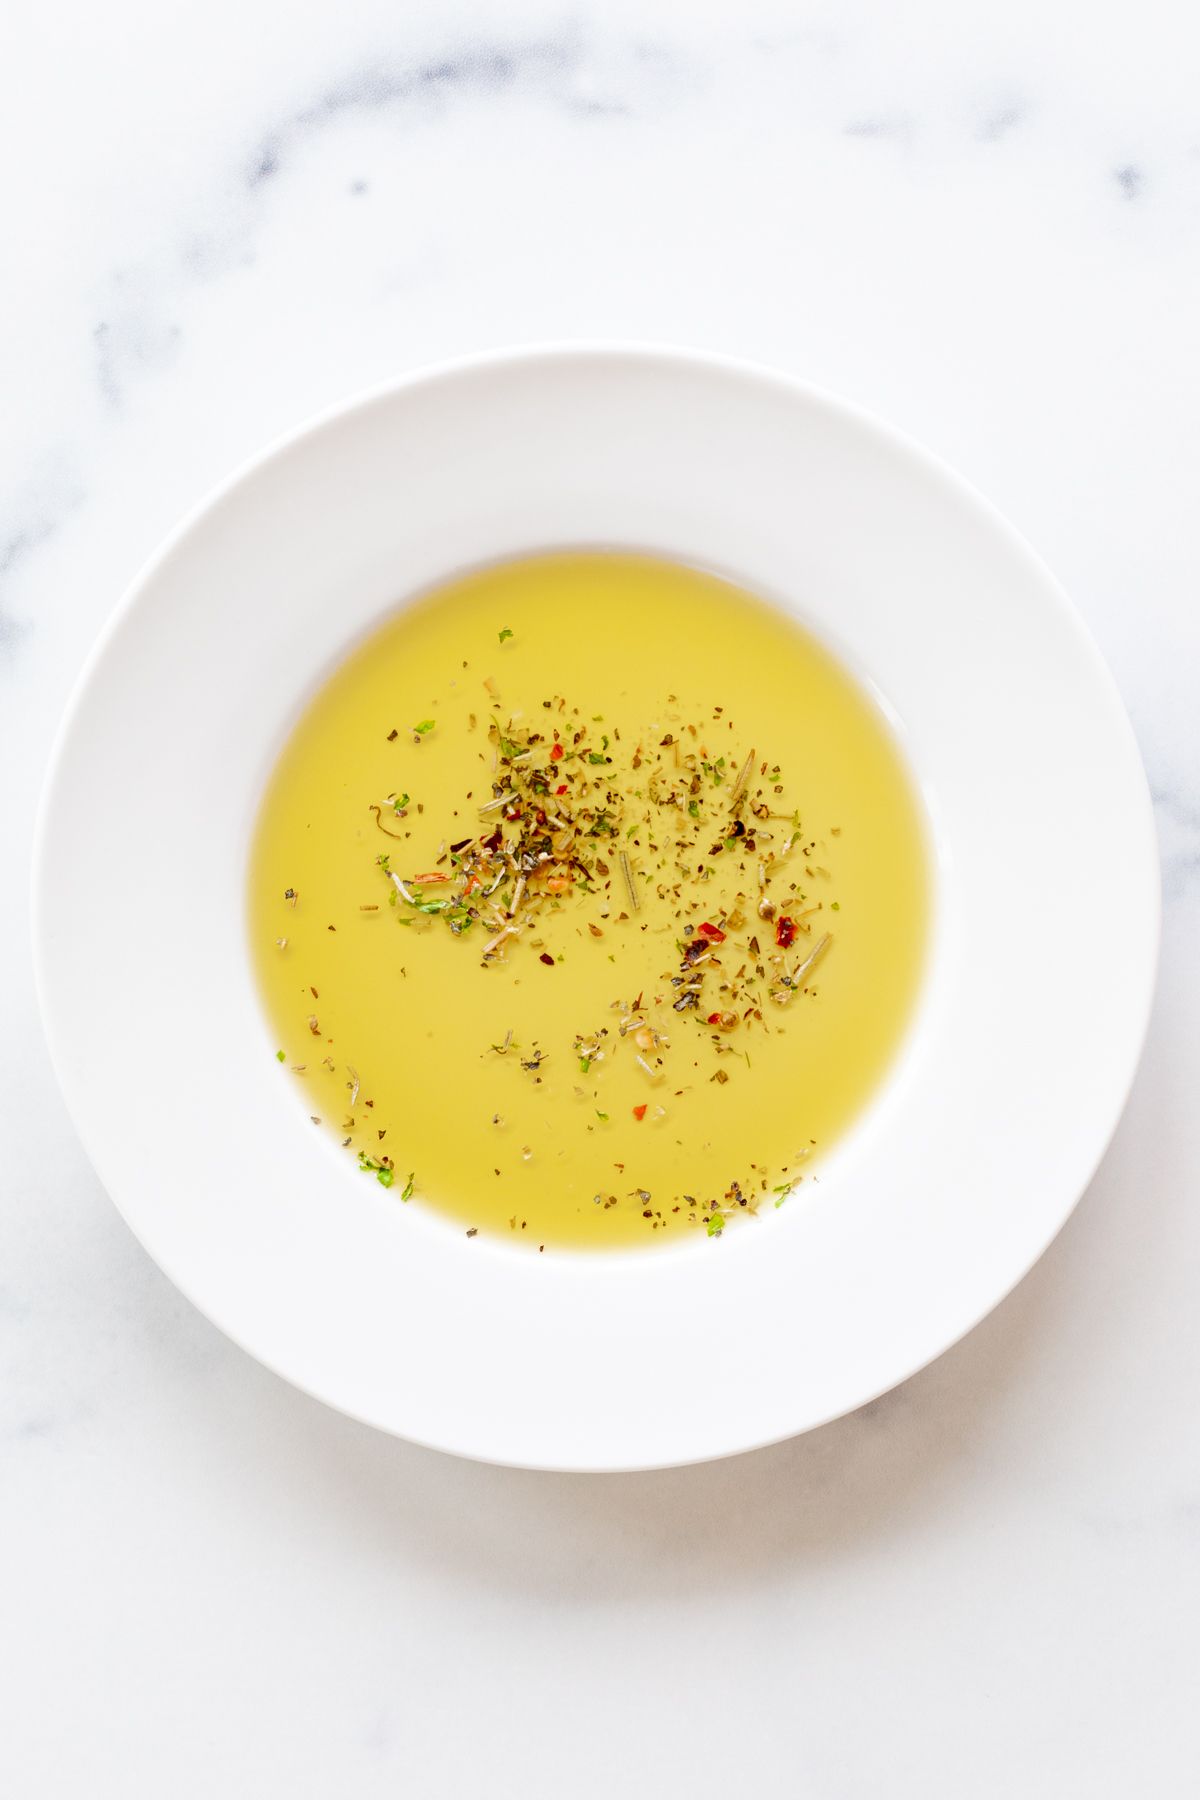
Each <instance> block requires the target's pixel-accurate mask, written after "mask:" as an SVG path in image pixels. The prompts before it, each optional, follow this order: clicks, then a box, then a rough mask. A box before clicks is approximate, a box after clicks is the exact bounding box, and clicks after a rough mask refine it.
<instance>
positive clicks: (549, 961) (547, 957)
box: [538, 950, 554, 969]
mask: <svg viewBox="0 0 1200 1800" xmlns="http://www.w3.org/2000/svg"><path fill="white" fill-rule="evenodd" d="M538 961H539V962H544V963H545V964H546V965H547V966H548V967H549V968H551V969H552V968H553V967H554V958H553V957H552V956H551V954H550V952H549V951H548V950H543V951H542V954H541V955H540V956H539V957H538Z"/></svg>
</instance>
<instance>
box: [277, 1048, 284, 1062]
mask: <svg viewBox="0 0 1200 1800" xmlns="http://www.w3.org/2000/svg"><path fill="white" fill-rule="evenodd" d="M275 1061H276V1062H286V1061H287V1057H286V1056H285V1055H284V1053H283V1051H282V1050H277V1051H276V1052H275Z"/></svg>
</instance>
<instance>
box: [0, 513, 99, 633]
mask: <svg viewBox="0 0 1200 1800" xmlns="http://www.w3.org/2000/svg"><path fill="white" fill-rule="evenodd" d="M48 486H49V487H50V489H51V491H50V492H48V493H41V494H36V493H35V494H33V495H28V496H26V497H25V498H24V499H23V500H22V499H19V498H18V499H17V500H16V501H14V502H12V503H11V505H10V509H11V511H12V512H13V513H14V514H16V515H17V517H18V518H19V517H20V515H21V513H22V512H24V514H25V518H24V522H23V523H22V524H19V525H16V526H15V527H13V528H10V530H9V532H8V534H7V535H6V536H3V537H0V662H7V661H11V660H12V659H13V658H14V657H15V656H16V653H17V651H18V649H19V648H20V645H21V644H22V642H23V641H24V639H25V637H26V635H27V634H28V631H29V625H28V623H27V621H26V620H24V619H21V618H18V617H17V616H16V615H15V614H14V613H13V612H12V611H11V610H10V608H9V607H7V606H6V605H5V603H4V590H5V588H6V587H7V586H9V585H10V584H12V583H14V582H15V581H16V580H17V579H18V578H19V576H20V575H21V573H22V572H23V570H24V566H25V564H26V562H27V561H28V560H29V558H30V557H31V556H33V554H34V553H35V551H37V550H40V549H41V548H42V546H43V545H44V544H48V543H49V542H50V540H51V539H52V538H54V537H55V536H57V534H58V532H59V530H60V529H61V527H62V524H63V522H64V520H66V519H67V518H69V517H70V515H71V514H72V513H73V512H74V511H75V509H76V508H77V507H78V506H79V504H80V501H81V495H80V494H79V492H78V490H77V488H76V487H75V485H74V483H70V484H68V483H67V482H66V481H65V480H63V481H60V482H55V483H51V484H48Z"/></svg>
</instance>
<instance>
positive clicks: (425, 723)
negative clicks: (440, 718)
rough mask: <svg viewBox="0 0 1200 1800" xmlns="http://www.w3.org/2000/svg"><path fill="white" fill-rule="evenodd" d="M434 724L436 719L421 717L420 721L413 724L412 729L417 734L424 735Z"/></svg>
mask: <svg viewBox="0 0 1200 1800" xmlns="http://www.w3.org/2000/svg"><path fill="white" fill-rule="evenodd" d="M436 724H437V720H436V719H422V720H421V723H420V724H419V725H414V726H413V730H414V731H415V732H416V733H417V735H418V736H419V737H424V736H425V733H426V732H427V731H432V730H433V728H434V726H435V725H436Z"/></svg>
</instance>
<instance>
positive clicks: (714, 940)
mask: <svg viewBox="0 0 1200 1800" xmlns="http://www.w3.org/2000/svg"><path fill="white" fill-rule="evenodd" d="M696 930H697V931H698V932H699V934H700V936H701V937H706V938H707V939H708V941H709V943H710V944H723V943H724V942H725V933H724V932H723V931H722V930H721V927H720V926H719V925H710V924H709V922H708V920H707V919H706V920H705V921H704V923H703V925H697V927H696Z"/></svg>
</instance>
